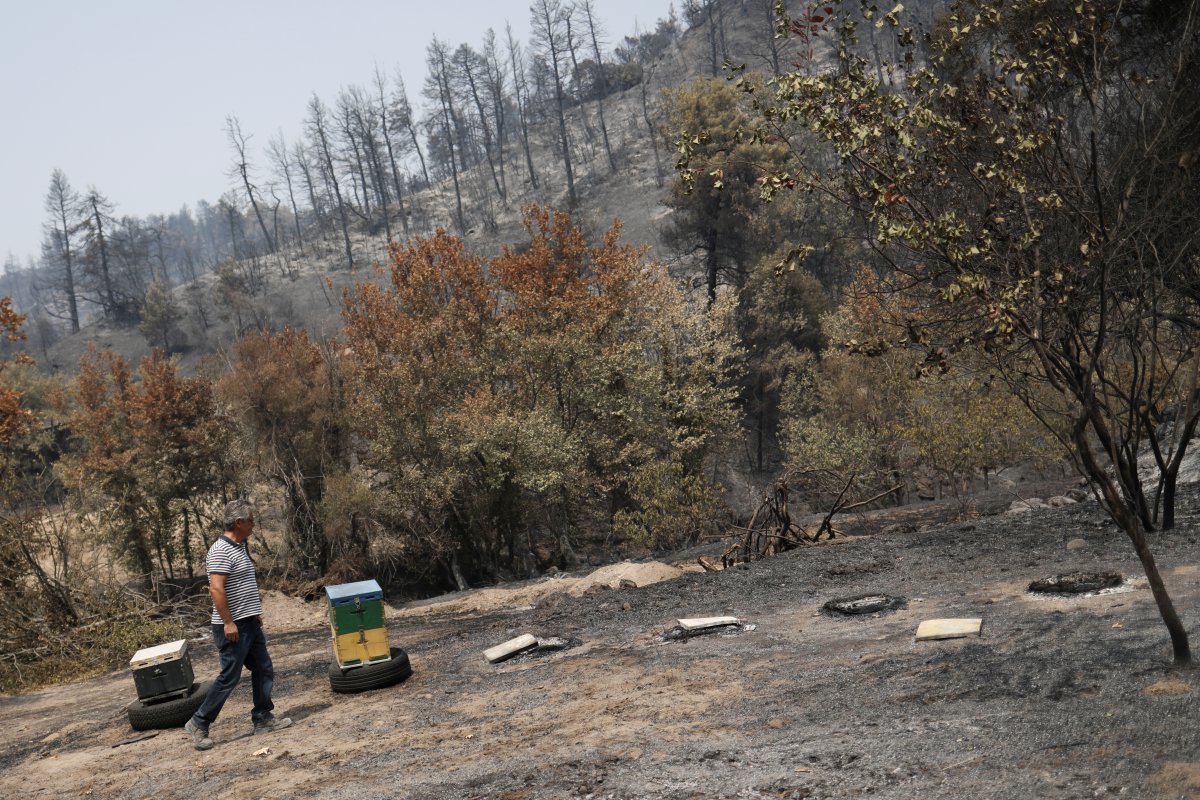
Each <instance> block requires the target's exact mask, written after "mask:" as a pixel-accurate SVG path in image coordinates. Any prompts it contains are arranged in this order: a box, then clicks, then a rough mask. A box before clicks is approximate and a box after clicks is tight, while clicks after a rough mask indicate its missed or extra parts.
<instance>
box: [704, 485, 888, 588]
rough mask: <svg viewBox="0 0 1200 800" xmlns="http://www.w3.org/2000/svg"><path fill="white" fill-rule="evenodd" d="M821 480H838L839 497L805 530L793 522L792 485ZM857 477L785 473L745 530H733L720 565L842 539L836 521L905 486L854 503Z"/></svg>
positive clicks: (761, 502)
mask: <svg viewBox="0 0 1200 800" xmlns="http://www.w3.org/2000/svg"><path fill="white" fill-rule="evenodd" d="M813 476H819V477H821V478H822V479H823V480H824V481H825V482H826V483H828V482H829V481H830V480H831V479H835V478H836V479H837V484H836V485H837V487H838V489H837V494H836V496H835V498H834V500H833V503H832V504H831V505H830V507H829V511H828V512H827V513H826V514H825V515H824V517H823V518H822V519H821V522H820V524H818V525H817V527H816V529H815V530H810V529H808V528H805V527H803V526H801V525H799V524H797V523H796V522H793V520H792V515H791V509H790V507H789V501H790V496H791V490H792V484H793V483H794V482H795V481H796V480H798V479H801V478H805V477H809V478H811V477H813ZM858 477H859V476H858V474H857V473H853V474H851V475H850V476H849V478H845V479H844V480H843V479H842V476H838V475H836V474H834V473H832V472H829V471H828V470H803V471H791V472H787V473H784V474H783V475H781V476H780V477H779V478H778V479H776V481H775V483H774V484H773V485H772V486H771V489H770V490H768V491H767V492H765V493H764V494H763V498H762V500H761V501H760V502H759V504H758V507H757V508H755V510H754V513H753V514H751V515H750V521H749V522H747V523H746V525H745V526H733V530H735V531H737V533H736V534H734V536H733V541H732V543H731V544H730V546H729V548H728V549H727V550H726V551H725V552H724V553H723V554H722V556H721V564H722V566H724V567H728V566H730V565H731V564H736V563H739V562H743V563H744V562H750V561H755V560H758V559H762V558H766V557H768V556H773V555H775V554H777V553H782V552H785V551H787V550H793V549H795V548H797V547H800V546H801V545H806V544H816V543H817V542H819V541H821V539H822V537H824V538H825V539H826V540H830V539H834V538H836V537H838V536H841V535H842V531H840V530H839V529H838V528H836V527H835V526H834V524H833V520H834V517H835V516H837V515H838V514H842V513H845V512H848V511H853V510H855V509H859V508H864V507H866V506H869V505H871V504H873V503H877V502H879V501H880V500H882V499H883V498H885V497H887V496H888V495H890V494H893V493H895V492H897V491H899V490H900V489H901V488H902V486H901V485H896V486H892V487H890V488H888V489H886V490H884V491H882V492H879V493H878V494H876V495H874V496H872V497H868V498H865V499H862V500H853V501H852V500H851V499H850V493H851V490H852V489H853V488H854V486H855V484H856V483H858Z"/></svg>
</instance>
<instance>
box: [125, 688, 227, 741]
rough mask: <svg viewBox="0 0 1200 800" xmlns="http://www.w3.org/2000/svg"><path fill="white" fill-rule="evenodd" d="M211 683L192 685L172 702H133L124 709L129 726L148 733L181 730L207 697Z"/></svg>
mask: <svg viewBox="0 0 1200 800" xmlns="http://www.w3.org/2000/svg"><path fill="white" fill-rule="evenodd" d="M211 688H212V681H201V682H200V683H193V684H192V688H191V689H189V690H188V693H187V694H186V695H185V696H183V697H177V698H175V699H174V700H164V701H162V702H161V703H145V702H143V701H142V700H140V699H138V700H134V701H133V702H132V703H130V704H129V706H128V707H126V709H125V710H126V712H128V714H129V724H130V725H132V726H133V729H134V730H135V731H148V730H153V729H156V728H182V727H183V724H184V723H185V722H187V721H188V720H189V719H191V716H192V714H195V713H196V709H198V708H200V704H201V703H203V702H204V698H205V697H207V696H208V690H209V689H211Z"/></svg>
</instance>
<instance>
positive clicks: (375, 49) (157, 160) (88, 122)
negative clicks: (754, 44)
mask: <svg viewBox="0 0 1200 800" xmlns="http://www.w3.org/2000/svg"><path fill="white" fill-rule="evenodd" d="M3 5H4V13H3V20H4V22H3V32H2V33H0V109H2V110H3V115H4V124H3V126H2V128H0V262H2V260H3V259H4V257H5V255H6V254H7V253H12V254H14V255H15V256H17V258H18V259H20V260H21V262H22V263H24V260H25V258H26V256H28V255H36V254H37V253H38V252H39V249H40V241H41V235H42V233H41V227H42V222H43V221H44V219H45V218H46V214H45V212H44V210H43V201H44V199H45V195H46V189H47V186H48V185H49V182H50V173H51V171H52V170H54V169H55V168H60V169H62V170H63V171H64V172H65V173H66V174H67V177H68V178H69V179H70V181H71V184H72V185H73V186H74V187H75V188H76V189H78V190H81V191H82V190H85V189H86V188H87V187H88V186H95V187H96V188H97V189H99V190H100V191H101V192H103V193H104V194H106V195H107V196H108V198H109V199H110V200H111V201H113V202H114V203H115V204H116V210H117V213H118V214H134V215H136V216H144V215H146V214H150V213H170V212H173V211H175V210H178V209H179V208H180V207H181V206H182V205H184V204H187V205H188V206H190V207H193V208H194V206H195V202H196V201H197V200H201V199H203V200H208V201H209V202H216V200H217V199H218V198H219V197H220V195H221V194H222V192H224V191H226V190H227V189H229V188H232V186H233V184H232V183H231V179H230V178H228V177H227V172H228V168H229V165H230V163H231V159H232V150H231V148H230V146H229V143H228V140H227V137H226V135H225V132H224V125H225V117H226V116H227V115H229V114H234V115H236V116H237V117H238V119H239V120H240V121H241V125H242V131H243V133H246V134H249V135H252V136H253V138H252V139H251V141H250V148H251V153H252V156H253V157H254V158H255V159H256V160H258V161H259V162H260V163H262V164H263V166H264V167H265V158H263V157H261V156H259V154H260V153H261V151H262V150H261V149H262V148H263V147H264V146H265V144H266V142H267V140H268V139H269V138H270V137H271V136H273V135H275V134H276V133H277V132H279V131H282V132H283V134H284V136H285V137H286V138H287V139H288V141H289V142H290V141H292V140H294V139H295V138H297V137H298V136H299V134H300V130H301V121H302V119H303V117H304V114H305V105H306V103H307V102H308V100H309V98H310V97H311V96H312V93H313V92H316V93H317V94H318V95H320V97H321V99H322V100H324V101H326V102H327V103H332V102H333V101H334V100H335V99H336V96H337V92H338V89H339V88H340V87H342V86H346V85H348V84H353V83H358V84H363V85H366V84H368V83H369V82H370V80H371V76H372V74H373V72H374V69H375V65H376V64H378V65H379V66H380V67H382V68H383V69H384V70H385V71H386V72H387V73H388V74H389V75H390V74H392V73H393V71H394V70H395V69H397V68H398V69H399V70H401V72H402V73H403V75H404V81H405V84H406V85H407V87H408V95H409V99H410V101H411V102H412V103H413V105H414V107H418V108H423V105H424V100H423V99H422V98H421V97H420V91H421V86H422V84H423V83H424V80H425V47H426V45H428V43H429V41H430V39H431V38H432V37H433V36H434V35H435V34H436V35H437V37H438V38H439V39H441V40H443V41H445V42H448V43H449V44H450V45H452V46H457V45H458V44H461V43H463V42H466V43H469V44H471V45H472V46H475V47H477V48H478V47H479V46H480V45H481V43H482V41H483V34H484V32H485V31H486V30H487V29H488V28H489V27H490V28H494V29H495V31H496V35H497V37H498V39H499V41H501V42H503V41H504V26H505V22H506V21H507V22H509V23H511V24H512V28H513V34H514V35H515V36H516V37H517V38H519V39H520V40H521V41H522V43H525V44H528V42H529V33H528V31H529V2H528V0H492V1H491V2H487V1H485V0H422V1H421V2H416V1H415V0H391V2H388V1H387V0H359V2H355V3H337V2H331V1H330V0H321V1H320V2H315V1H314V0H286V1H285V0H237V1H236V2H235V1H234V0H204V2H181V0H157V1H156V2H152V1H151V0H102V1H101V2H97V0H86V1H85V0H36V2H16V0H10V1H9V2H5V3H4V4H3ZM595 7H596V10H597V12H598V16H599V18H600V20H601V22H602V24H603V26H604V28H605V30H606V32H607V40H608V42H609V46H610V47H611V45H612V44H614V43H617V42H619V41H620V40H621V38H622V37H624V36H626V35H629V34H632V33H633V31H634V25H635V22H636V24H637V25H638V26H640V29H641V30H647V29H652V28H653V27H654V24H655V22H656V20H658V19H659V18H661V17H665V16H667V14H668V13H669V10H670V7H671V2H670V0H595Z"/></svg>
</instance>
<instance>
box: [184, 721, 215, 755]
mask: <svg viewBox="0 0 1200 800" xmlns="http://www.w3.org/2000/svg"><path fill="white" fill-rule="evenodd" d="M183 729H184V730H185V731H187V732H188V736H191V737H192V746H193V747H195V748H196V749H197V750H208V749H209V748H211V747H212V746H213V740H212V739H210V738H208V728H203V727H201V726H199V725H197V724H196V718H195V717H192V718H191V719H189V720H188V721H187V724H186V725H184V726H183Z"/></svg>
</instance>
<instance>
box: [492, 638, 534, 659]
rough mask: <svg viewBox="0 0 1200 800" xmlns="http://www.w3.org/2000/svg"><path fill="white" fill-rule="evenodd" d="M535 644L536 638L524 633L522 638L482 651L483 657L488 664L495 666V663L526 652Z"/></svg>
mask: <svg viewBox="0 0 1200 800" xmlns="http://www.w3.org/2000/svg"><path fill="white" fill-rule="evenodd" d="M537 643H538V640H537V637H536V636H534V635H533V634H529V633H526V634H524V635H522V636H518V637H517V638H515V639H509V640H508V641H507V642H505V643H504V644H498V645H496V646H495V647H491V648H488V649H487V650H484V651H483V657H484V658H486V659H487V660H488V663H491V664H495V663H496V662H497V661H503V660H504V659H506V658H508V657H509V656H514V655H516V654H517V653H519V652H521V651H522V650H528V649H529V648H531V647H533V646H535V645H536V644H537Z"/></svg>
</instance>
